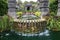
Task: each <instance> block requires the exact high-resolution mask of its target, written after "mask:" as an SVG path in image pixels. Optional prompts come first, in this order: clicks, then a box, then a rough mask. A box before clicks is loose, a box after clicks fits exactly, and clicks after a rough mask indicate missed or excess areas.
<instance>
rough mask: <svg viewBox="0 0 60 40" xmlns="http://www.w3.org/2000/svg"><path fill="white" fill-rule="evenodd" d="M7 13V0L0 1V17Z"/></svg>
mask: <svg viewBox="0 0 60 40" xmlns="http://www.w3.org/2000/svg"><path fill="white" fill-rule="evenodd" d="M7 11H8V6H7V0H0V16H3V15H4V14H7Z"/></svg>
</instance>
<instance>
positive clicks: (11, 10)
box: [8, 0, 17, 18]
mask: <svg viewBox="0 0 60 40" xmlns="http://www.w3.org/2000/svg"><path fill="white" fill-rule="evenodd" d="M8 15H9V16H10V17H12V18H17V15H16V0H8Z"/></svg>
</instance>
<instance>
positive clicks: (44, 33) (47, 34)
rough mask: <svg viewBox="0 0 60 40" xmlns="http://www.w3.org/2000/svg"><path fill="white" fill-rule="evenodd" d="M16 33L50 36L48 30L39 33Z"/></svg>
mask: <svg viewBox="0 0 60 40" xmlns="http://www.w3.org/2000/svg"><path fill="white" fill-rule="evenodd" d="M17 34H18V35H22V36H44V35H45V36H50V34H49V30H45V31H44V32H41V33H36V34H34V33H21V34H20V33H17Z"/></svg>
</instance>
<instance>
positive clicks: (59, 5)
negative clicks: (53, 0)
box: [57, 0, 60, 16]
mask: <svg viewBox="0 0 60 40" xmlns="http://www.w3.org/2000/svg"><path fill="white" fill-rule="evenodd" d="M57 16H60V0H58V12H57Z"/></svg>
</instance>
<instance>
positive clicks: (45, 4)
mask: <svg viewBox="0 0 60 40" xmlns="http://www.w3.org/2000/svg"><path fill="white" fill-rule="evenodd" d="M38 1H39V5H40V11H41V12H42V14H41V15H42V16H45V15H47V14H48V12H49V0H38Z"/></svg>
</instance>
